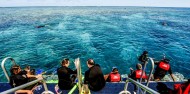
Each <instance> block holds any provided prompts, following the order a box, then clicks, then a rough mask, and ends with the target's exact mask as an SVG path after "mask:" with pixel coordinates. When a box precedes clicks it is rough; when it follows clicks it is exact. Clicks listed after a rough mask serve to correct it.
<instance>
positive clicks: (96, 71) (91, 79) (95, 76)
mask: <svg viewBox="0 0 190 94" xmlns="http://www.w3.org/2000/svg"><path fill="white" fill-rule="evenodd" d="M84 84H88V87H89V89H90V90H92V91H99V90H101V89H102V88H103V87H104V86H105V84H106V82H105V79H104V75H103V73H102V70H101V68H100V66H99V65H94V66H93V67H91V68H89V69H88V70H87V71H86V72H85V78H84Z"/></svg>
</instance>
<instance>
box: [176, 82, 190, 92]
mask: <svg viewBox="0 0 190 94" xmlns="http://www.w3.org/2000/svg"><path fill="white" fill-rule="evenodd" d="M174 91H175V92H176V94H189V93H190V84H188V85H185V84H174Z"/></svg>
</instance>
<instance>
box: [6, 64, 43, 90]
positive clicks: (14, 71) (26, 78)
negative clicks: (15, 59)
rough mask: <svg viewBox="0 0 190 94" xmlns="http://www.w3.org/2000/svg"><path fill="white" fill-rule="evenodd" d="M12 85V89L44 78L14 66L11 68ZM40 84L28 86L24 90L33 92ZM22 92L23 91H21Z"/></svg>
mask: <svg viewBox="0 0 190 94" xmlns="http://www.w3.org/2000/svg"><path fill="white" fill-rule="evenodd" d="M10 73H11V75H10V83H9V84H10V85H11V87H12V88H14V87H17V86H20V85H23V84H26V83H28V82H30V81H33V80H36V79H37V78H40V77H42V75H31V74H29V73H27V71H25V70H21V68H20V66H19V65H16V64H15V65H13V66H12V67H11V68H10ZM38 84H39V83H36V84H34V85H31V86H28V87H26V88H24V89H23V90H32V89H33V88H34V87H35V86H37V85H38ZM20 92H22V90H20Z"/></svg>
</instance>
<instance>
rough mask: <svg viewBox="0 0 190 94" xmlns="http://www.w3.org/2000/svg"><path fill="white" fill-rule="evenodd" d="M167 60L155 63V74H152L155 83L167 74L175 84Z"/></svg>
mask: <svg viewBox="0 0 190 94" xmlns="http://www.w3.org/2000/svg"><path fill="white" fill-rule="evenodd" d="M169 61H170V60H169V59H167V58H164V59H163V60H161V61H159V62H156V61H155V65H157V67H156V69H155V72H154V80H155V81H160V80H161V79H162V78H164V76H165V75H166V73H167V72H169V74H170V75H171V77H172V79H173V81H174V82H175V78H174V75H173V74H172V69H171V66H170V64H169Z"/></svg>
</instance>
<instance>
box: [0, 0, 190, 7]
mask: <svg viewBox="0 0 190 94" xmlns="http://www.w3.org/2000/svg"><path fill="white" fill-rule="evenodd" d="M16 6H150V7H190V0H0V7H16Z"/></svg>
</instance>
